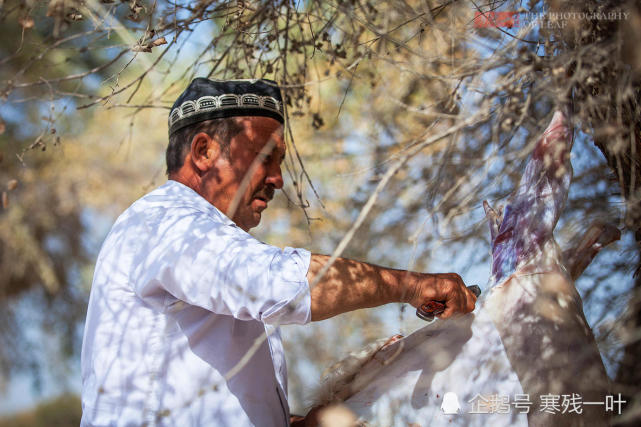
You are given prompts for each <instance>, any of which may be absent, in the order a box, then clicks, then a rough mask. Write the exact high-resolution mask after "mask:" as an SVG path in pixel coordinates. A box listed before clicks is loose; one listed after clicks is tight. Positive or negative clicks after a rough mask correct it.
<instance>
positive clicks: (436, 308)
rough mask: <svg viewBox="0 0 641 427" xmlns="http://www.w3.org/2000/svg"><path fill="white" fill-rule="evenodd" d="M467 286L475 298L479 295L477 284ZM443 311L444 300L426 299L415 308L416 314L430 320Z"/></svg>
mask: <svg viewBox="0 0 641 427" xmlns="http://www.w3.org/2000/svg"><path fill="white" fill-rule="evenodd" d="M467 288H468V289H469V290H470V291H471V292H472V293H473V294H474V295H476V297H477V298H478V297H479V296H480V295H481V288H480V287H479V286H478V285H472V286H468V287H467ZM444 311H445V301H428V302H426V303H425V304H421V306H420V307H418V308H417V309H416V315H417V316H418V317H419V318H421V319H423V320H427V321H428V322H431V321H432V320H434V316H438V315H439V314H442V313H443V312H444Z"/></svg>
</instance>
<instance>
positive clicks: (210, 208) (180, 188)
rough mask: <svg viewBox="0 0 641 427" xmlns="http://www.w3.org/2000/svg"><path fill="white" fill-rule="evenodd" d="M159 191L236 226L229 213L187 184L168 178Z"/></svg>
mask: <svg viewBox="0 0 641 427" xmlns="http://www.w3.org/2000/svg"><path fill="white" fill-rule="evenodd" d="M157 191H159V192H160V193H161V194H164V195H165V196H167V198H168V199H170V200H171V201H172V202H174V203H176V204H177V205H182V206H188V207H191V208H194V209H196V210H199V211H201V212H204V213H206V214H209V215H212V216H214V217H215V218H217V219H218V220H220V221H222V222H224V223H225V224H227V225H233V226H236V224H235V223H234V221H232V220H231V219H230V218H229V217H228V216H227V215H225V214H224V213H222V212H221V211H220V210H219V209H218V208H217V207H216V206H214V205H212V204H211V203H209V202H208V201H207V200H206V199H205V198H204V197H203V196H201V195H200V194H198V193H196V191H194V190H193V189H192V188H190V187H187V186H186V185H185V184H182V183H180V182H178V181H174V180H171V179H170V180H167V182H166V183H165V184H163V185H161V186H160V187H158V189H157Z"/></svg>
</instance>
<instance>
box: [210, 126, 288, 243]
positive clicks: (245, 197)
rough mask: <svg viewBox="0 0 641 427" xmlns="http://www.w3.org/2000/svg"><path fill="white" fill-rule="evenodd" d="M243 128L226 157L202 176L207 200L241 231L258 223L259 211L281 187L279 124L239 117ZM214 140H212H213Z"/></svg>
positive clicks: (282, 155)
mask: <svg viewBox="0 0 641 427" xmlns="http://www.w3.org/2000/svg"><path fill="white" fill-rule="evenodd" d="M238 121H239V124H240V125H242V127H243V129H242V130H241V131H240V132H239V133H238V134H236V136H234V137H233V138H232V139H231V141H230V145H229V158H227V157H226V156H224V155H221V156H219V157H218V159H217V160H216V162H215V163H214V165H213V168H212V169H213V170H211V171H210V172H209V173H208V174H207V175H208V176H207V177H205V181H206V184H205V185H206V187H207V190H206V191H207V193H208V194H209V195H210V196H211V199H210V202H212V203H213V204H214V206H216V207H217V208H218V209H220V210H221V211H223V213H225V214H226V215H227V216H228V217H229V218H231V219H232V221H234V222H235V223H236V224H237V225H238V226H239V227H240V228H242V229H243V230H245V231H248V230H249V229H251V228H253V227H256V226H257V225H258V224H259V223H260V218H261V213H262V211H264V210H265V209H266V208H267V204H268V203H269V201H270V200H271V199H272V198H273V197H274V192H275V190H278V189H280V188H282V187H283V176H282V174H281V169H280V165H281V163H282V161H283V159H284V158H285V142H284V138H283V126H282V125H281V124H280V123H279V122H278V121H276V120H274V119H272V118H269V117H242V118H239V119H238ZM213 143H216V142H213Z"/></svg>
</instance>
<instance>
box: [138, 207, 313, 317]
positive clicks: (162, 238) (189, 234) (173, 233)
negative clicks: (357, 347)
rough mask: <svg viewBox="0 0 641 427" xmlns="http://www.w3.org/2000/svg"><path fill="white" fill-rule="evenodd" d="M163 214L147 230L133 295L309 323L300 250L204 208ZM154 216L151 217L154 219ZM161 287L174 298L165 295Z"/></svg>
mask: <svg viewBox="0 0 641 427" xmlns="http://www.w3.org/2000/svg"><path fill="white" fill-rule="evenodd" d="M163 215H167V218H163V220H162V221H160V222H157V221H154V222H153V223H154V224H160V225H159V226H158V227H157V229H155V230H150V231H151V233H150V235H152V236H153V237H152V238H151V239H150V241H149V242H148V248H147V251H146V252H145V251H141V252H142V253H144V254H145V255H143V258H142V259H141V264H140V269H139V271H140V274H141V275H143V277H141V280H137V281H136V283H138V284H139V285H138V289H136V290H135V291H136V293H137V294H138V296H139V297H141V298H142V299H149V300H153V301H155V302H156V303H158V301H159V300H161V301H163V303H162V304H164V306H165V307H166V306H167V305H169V304H172V303H175V300H174V299H173V298H175V299H177V300H180V301H184V302H186V303H188V304H191V305H195V306H199V307H202V308H204V309H207V310H210V311H212V312H214V313H218V314H225V315H231V316H234V317H235V318H237V319H240V320H250V319H255V320H258V321H261V322H264V323H268V324H305V323H308V322H309V321H310V320H311V296H310V290H309V283H308V282H307V270H308V269H309V263H310V259H311V254H310V253H309V251H307V250H305V249H297V248H290V247H287V248H285V249H281V248H278V247H275V246H271V245H267V244H265V243H263V242H260V241H259V240H257V239H255V238H254V237H252V236H251V235H250V234H248V233H246V232H245V231H243V230H241V229H240V228H238V227H236V226H235V225H233V224H229V223H223V222H221V221H217V220H215V218H212V217H211V216H210V215H208V214H205V213H202V212H191V213H190V214H188V215H176V214H172V213H170V212H165V213H163ZM156 220H157V218H156ZM164 292H166V293H168V294H169V295H167V296H173V298H163V293H164Z"/></svg>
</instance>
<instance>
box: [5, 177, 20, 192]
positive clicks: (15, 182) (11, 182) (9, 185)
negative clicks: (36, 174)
mask: <svg viewBox="0 0 641 427" xmlns="http://www.w3.org/2000/svg"><path fill="white" fill-rule="evenodd" d="M17 186H18V180H17V179H12V180H9V182H7V190H9V191H13V190H15V189H16V187H17Z"/></svg>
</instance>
